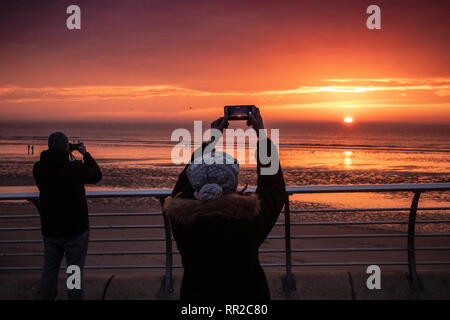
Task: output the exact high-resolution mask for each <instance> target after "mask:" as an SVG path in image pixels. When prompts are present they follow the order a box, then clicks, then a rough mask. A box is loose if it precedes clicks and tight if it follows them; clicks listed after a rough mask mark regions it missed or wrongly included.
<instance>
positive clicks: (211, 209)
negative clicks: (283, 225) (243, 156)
mask: <svg viewBox="0 0 450 320" xmlns="http://www.w3.org/2000/svg"><path fill="white" fill-rule="evenodd" d="M259 210H260V205H259V199H258V197H257V195H256V194H254V193H252V194H250V193H248V194H240V193H231V194H227V195H224V196H222V197H221V198H220V199H217V200H214V201H206V200H195V199H186V198H179V197H175V198H173V197H169V198H167V199H166V201H165V202H164V212H165V213H166V214H167V215H168V217H169V218H170V219H171V220H172V221H175V222H177V223H182V224H185V223H192V222H194V221H195V220H196V219H197V218H202V217H221V218H228V219H235V220H248V219H252V218H253V217H255V216H256V215H258V214H259Z"/></svg>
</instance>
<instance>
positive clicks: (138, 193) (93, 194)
mask: <svg viewBox="0 0 450 320" xmlns="http://www.w3.org/2000/svg"><path fill="white" fill-rule="evenodd" d="M449 190H450V183H439V184H391V185H351V186H302V187H287V188H286V191H287V193H288V197H287V199H286V202H285V206H284V223H283V222H277V223H276V226H284V235H283V236H277V235H273V236H271V235H269V237H268V239H281V240H283V239H284V249H260V253H264V254H265V253H284V255H285V263H266V264H262V265H263V266H264V267H283V268H285V275H284V277H283V288H284V290H285V291H292V290H296V281H295V277H294V275H293V272H292V269H293V268H296V267H305V266H314V267H316V266H361V265H371V264H376V265H408V271H409V273H408V275H409V276H408V277H409V281H410V286H411V288H412V289H420V288H422V287H423V285H422V283H421V281H420V279H419V277H418V274H417V270H416V266H417V265H449V264H450V261H420V262H417V261H416V255H415V253H416V251H440V250H450V246H439V247H436V246H428V247H419V248H416V246H415V239H416V238H417V237H449V236H450V233H421V234H416V233H415V226H416V223H423V224H434V223H450V220H449V219H428V220H416V217H417V211H418V210H421V211H447V210H450V207H422V208H419V207H418V203H419V199H420V195H421V194H422V193H424V192H429V191H441V192H444V191H449ZM248 191H249V192H254V191H255V189H253V188H249V189H248ZM355 192H360V193H361V192H365V193H366V192H368V193H372V192H389V193H390V192H410V193H413V194H414V196H413V200H412V203H411V206H410V207H407V208H349V209H331V208H330V209H329V208H326V209H302V210H291V208H290V196H292V195H294V194H310V193H355ZM170 194H171V190H170V189H158V190H155V189H153V190H113V191H88V192H87V197H88V198H118V197H144V198H148V197H151V198H157V199H159V201H160V203H161V206H162V205H163V204H164V200H165V198H166V197H168V196H170ZM7 200H27V201H30V202H33V203H34V204H37V203H38V200H39V194H38V193H3V194H0V201H7ZM401 211H403V212H405V211H406V212H408V211H409V218H408V221H397V220H388V221H332V222H323V221H317V222H316V221H314V222H291V214H292V213H297V214H302V213H360V212H401ZM89 216H91V217H123V216H162V217H163V219H162V220H163V221H162V222H163V224H155V225H146V224H143V225H95V226H91V229H94V230H95V229H164V231H165V232H164V237H154V238H149V237H144V238H137V237H136V238H93V239H90V242H130V241H136V242H142V241H144V242H145V241H160V242H165V250H164V251H162V250H161V251H149V250H139V251H112V252H103V251H100V252H93V251H91V252H88V255H94V256H109V255H111V256H115V255H165V264H161V265H156V264H154V265H148V264H147V265H144V264H143V265H87V266H86V269H129V268H133V269H142V268H144V269H145V268H164V269H165V276H164V280H163V283H162V287H161V290H163V291H165V292H171V291H172V290H173V280H172V273H173V268H181V267H182V266H181V265H174V263H173V255H174V254H179V252H174V250H173V247H172V244H173V243H172V242H173V239H172V231H171V227H170V222H169V219H168V218H167V217H166V215H165V214H164V213H163V212H152V213H92V214H89ZM38 217H39V216H38V215H36V214H0V219H2V220H3V219H28V218H38ZM383 224H384V225H395V224H407V225H408V232H407V233H406V234H404V233H373V234H372V233H371V234H366V233H355V234H303V235H299V234H294V235H291V229H292V227H293V226H339V225H383ZM33 230H40V228H39V227H23V226H21V227H0V232H9V231H33ZM403 237H406V238H407V243H406V247H389V248H380V247H371V248H367V247H363V248H357V247H355V248H292V244H291V242H292V239H323V238H328V239H338V238H403ZM41 242H42V240H41V239H31V240H30V239H16V240H0V244H1V245H2V247H3V248H4V245H6V244H31V243H41ZM377 251H391V252H392V251H407V257H408V259H407V261H375V262H354V261H349V262H312V263H311V262H308V263H293V262H292V254H293V253H311V252H320V253H329V252H377ZM42 255H43V253H42V252H19V253H0V257H3V258H6V257H31V256H42ZM40 269H41V267H37V266H26V267H15V266H7V267H3V266H2V267H0V271H19V270H40Z"/></svg>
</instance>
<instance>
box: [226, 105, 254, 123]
mask: <svg viewBox="0 0 450 320" xmlns="http://www.w3.org/2000/svg"><path fill="white" fill-rule="evenodd" d="M255 108H256V107H255V106H254V105H238V106H225V107H224V115H225V116H228V120H248V117H249V115H251V114H252V113H253V112H255Z"/></svg>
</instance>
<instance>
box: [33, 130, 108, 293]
mask: <svg viewBox="0 0 450 320" xmlns="http://www.w3.org/2000/svg"><path fill="white" fill-rule="evenodd" d="M77 150H78V152H80V153H81V154H82V155H83V161H77V160H75V161H72V160H70V159H69V154H70V151H69V142H68V139H67V136H66V135H65V134H64V133H61V132H54V133H52V134H51V135H50V136H49V138H48V150H45V151H43V152H42V153H41V159H40V161H38V162H36V163H35V165H34V168H33V176H34V179H35V180H36V184H37V186H38V188H39V191H40V195H39V214H40V216H41V231H42V235H43V237H44V249H45V253H44V267H43V271H42V287H41V298H42V299H55V298H56V295H57V284H58V274H59V269H60V265H61V260H62V257H63V255H64V254H65V255H66V261H67V266H70V265H76V266H78V267H79V268H80V270H81V275H82V270H83V267H84V262H85V258H86V253H87V247H88V241H89V219H88V207H87V201H86V192H85V189H84V185H85V184H88V183H97V182H99V181H100V180H101V178H102V173H101V171H100V168H99V166H98V165H97V163H96V162H95V160H94V159H93V158H92V157H91V155H90V154H89V153H88V152H86V147H85V146H84V144H79V145H78V147H77ZM81 275H80V276H81ZM68 297H69V299H82V297H83V282H82V277H81V288H80V289H76V288H75V289H69V290H68Z"/></svg>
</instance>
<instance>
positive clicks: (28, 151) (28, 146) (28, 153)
mask: <svg viewBox="0 0 450 320" xmlns="http://www.w3.org/2000/svg"><path fill="white" fill-rule="evenodd" d="M28 154H30V145H28Z"/></svg>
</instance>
